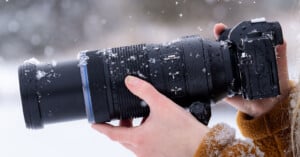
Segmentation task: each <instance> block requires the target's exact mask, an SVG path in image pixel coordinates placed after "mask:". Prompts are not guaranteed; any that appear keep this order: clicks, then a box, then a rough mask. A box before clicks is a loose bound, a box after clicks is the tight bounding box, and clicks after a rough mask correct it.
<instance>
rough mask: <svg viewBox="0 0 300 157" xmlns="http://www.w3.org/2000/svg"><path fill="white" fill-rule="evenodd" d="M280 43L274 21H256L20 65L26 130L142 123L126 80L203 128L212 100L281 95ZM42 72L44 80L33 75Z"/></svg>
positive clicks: (144, 111) (144, 110)
mask: <svg viewBox="0 0 300 157" xmlns="http://www.w3.org/2000/svg"><path fill="white" fill-rule="evenodd" d="M282 43H283V37H282V30H281V26H280V24H279V23H278V22H266V21H265V20H264V19H255V20H251V21H244V22H242V23H240V24H238V25H236V26H235V27H233V28H232V29H226V30H225V31H224V32H223V33H222V34H221V36H220V38H219V40H218V41H209V40H204V39H202V38H201V37H199V36H187V37H183V38H180V39H178V40H174V41H172V42H168V43H164V44H140V45H134V46H125V47H119V48H112V49H103V50H95V51H85V52H81V53H80V55H79V56H80V57H79V61H70V62H62V63H58V64H57V65H55V66H54V65H52V64H40V65H36V64H32V63H25V64H24V65H22V66H20V68H19V80H20V90H21V97H22V104H23V111H24V117H25V121H26V126H27V127H28V128H41V127H42V126H43V124H46V123H54V122H59V121H67V120H74V119H81V118H85V117H87V118H88V119H89V122H91V123H102V122H108V121H111V120H113V119H129V118H135V117H145V116H147V115H148V114H149V112H150V110H149V107H148V106H147V105H145V103H144V102H143V101H142V100H140V99H139V98H137V97H136V96H134V95H133V94H131V93H130V92H129V91H128V89H127V88H126V87H125V85H124V78H125V77H126V76H128V75H134V76H137V77H140V78H142V79H144V80H146V81H148V82H150V83H151V84H152V85H153V86H154V87H155V88H156V89H157V90H159V91H160V92H161V93H163V94H165V95H166V96H167V97H169V98H170V99H172V100H173V101H174V102H176V103H177V104H178V105H180V106H182V107H184V108H189V109H190V111H191V113H192V114H193V115H194V116H195V117H196V118H197V119H198V120H199V121H201V122H202V123H204V124H207V123H208V121H209V119H210V115H211V112H210V102H211V101H214V102H215V101H218V100H220V99H222V98H224V97H226V96H233V95H242V96H243V97H244V98H245V99H261V98H268V97H274V96H277V95H279V94H280V89H279V80H278V72H277V64H276V54H275V46H276V45H279V44H282ZM41 72H42V73H43V74H44V76H43V77H37V76H38V74H40V73H41Z"/></svg>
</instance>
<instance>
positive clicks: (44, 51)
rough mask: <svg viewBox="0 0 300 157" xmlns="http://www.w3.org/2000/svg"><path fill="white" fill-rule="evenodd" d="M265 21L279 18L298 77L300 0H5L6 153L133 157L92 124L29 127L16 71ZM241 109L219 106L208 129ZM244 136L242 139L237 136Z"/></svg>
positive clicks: (1, 130) (1, 52)
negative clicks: (33, 63) (34, 61)
mask: <svg viewBox="0 0 300 157" xmlns="http://www.w3.org/2000/svg"><path fill="white" fill-rule="evenodd" d="M257 17H266V18H267V20H270V21H272V20H276V21H280V22H281V24H282V26H283V30H284V34H285V38H286V40H287V42H288V45H289V47H288V59H289V65H290V66H289V70H290V75H291V78H292V79H296V78H297V77H298V73H299V72H298V71H299V68H298V67H299V66H298V65H299V61H300V58H299V57H300V56H299V54H300V12H299V3H298V2H297V0H285V1H283V0H257V1H256V0H203V1H200V0H163V1H162V0H151V1H150V0H110V1H107V0H85V1H82V0H22V1H18V0H0V156H1V157H16V156H26V157H39V156H43V157H53V156H58V157H60V156H61V157H63V156H73V157H82V156H89V157H99V156H122V157H132V156H134V155H133V154H132V153H131V152H129V151H127V150H125V149H124V148H122V147H121V146H120V145H118V144H117V143H114V142H111V141H110V140H109V139H107V138H106V137H104V136H103V135H100V134H98V133H97V132H95V131H94V130H92V129H91V128H90V125H89V124H88V122H87V120H82V121H77V122H69V123H61V124H55V125H48V126H46V128H45V129H43V130H38V131H32V130H28V129H26V128H25V124H24V120H23V113H22V107H21V102H20V96H19V89H18V78H17V66H18V65H19V64H21V63H23V61H24V60H26V59H28V58H31V57H36V58H38V59H40V60H42V61H48V62H51V61H53V60H56V61H60V60H71V59H75V58H76V55H77V53H78V52H79V51H81V50H86V49H89V50H92V49H99V48H108V47H115V46H124V45H131V44H138V43H144V42H147V43H149V42H150V43H158V42H162V41H168V40H172V39H175V38H177V37H180V36H185V35H192V34H200V35H202V36H204V37H206V38H209V39H213V33H212V30H213V25H214V24H215V23H217V22H224V23H226V24H227V25H228V26H233V25H235V24H237V23H238V22H240V21H242V20H248V19H252V18H257ZM235 112H236V111H235V110H234V109H232V108H230V107H228V106H227V105H226V104H224V103H219V104H217V105H214V107H213V119H212V123H211V124H210V125H213V124H215V123H218V122H226V123H228V124H230V125H231V126H233V127H236V125H235ZM238 136H239V137H241V135H240V134H238Z"/></svg>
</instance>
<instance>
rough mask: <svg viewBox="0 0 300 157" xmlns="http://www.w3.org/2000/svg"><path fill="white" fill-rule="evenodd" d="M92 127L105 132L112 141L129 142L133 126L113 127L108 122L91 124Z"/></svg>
mask: <svg viewBox="0 0 300 157" xmlns="http://www.w3.org/2000/svg"><path fill="white" fill-rule="evenodd" d="M92 128H94V129H95V130H97V131H99V132H101V133H103V134H105V135H106V136H108V137H109V138H110V139H111V140H113V141H118V142H121V143H128V144H129V143H130V142H131V141H132V139H133V137H132V132H133V130H134V128H127V127H115V126H112V125H109V124H93V125H92Z"/></svg>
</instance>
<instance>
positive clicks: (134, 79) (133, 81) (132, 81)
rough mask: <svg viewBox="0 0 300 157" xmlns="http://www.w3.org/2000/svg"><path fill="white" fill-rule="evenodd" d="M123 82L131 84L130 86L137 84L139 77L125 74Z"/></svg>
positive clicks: (139, 82)
mask: <svg viewBox="0 0 300 157" xmlns="http://www.w3.org/2000/svg"><path fill="white" fill-rule="evenodd" d="M125 82H126V84H128V85H131V86H139V84H141V81H140V79H138V78H137V77H134V76H127V77H126V78H125Z"/></svg>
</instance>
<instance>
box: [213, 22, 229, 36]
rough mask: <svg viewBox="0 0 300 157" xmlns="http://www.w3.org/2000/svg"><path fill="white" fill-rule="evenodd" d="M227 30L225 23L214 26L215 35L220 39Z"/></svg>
mask: <svg viewBox="0 0 300 157" xmlns="http://www.w3.org/2000/svg"><path fill="white" fill-rule="evenodd" d="M225 28H227V26H226V25H224V24H223V23H218V24H216V25H215V26H214V35H215V37H216V38H217V39H218V38H219V36H220V34H221V33H222V32H223V31H224V30H225Z"/></svg>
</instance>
